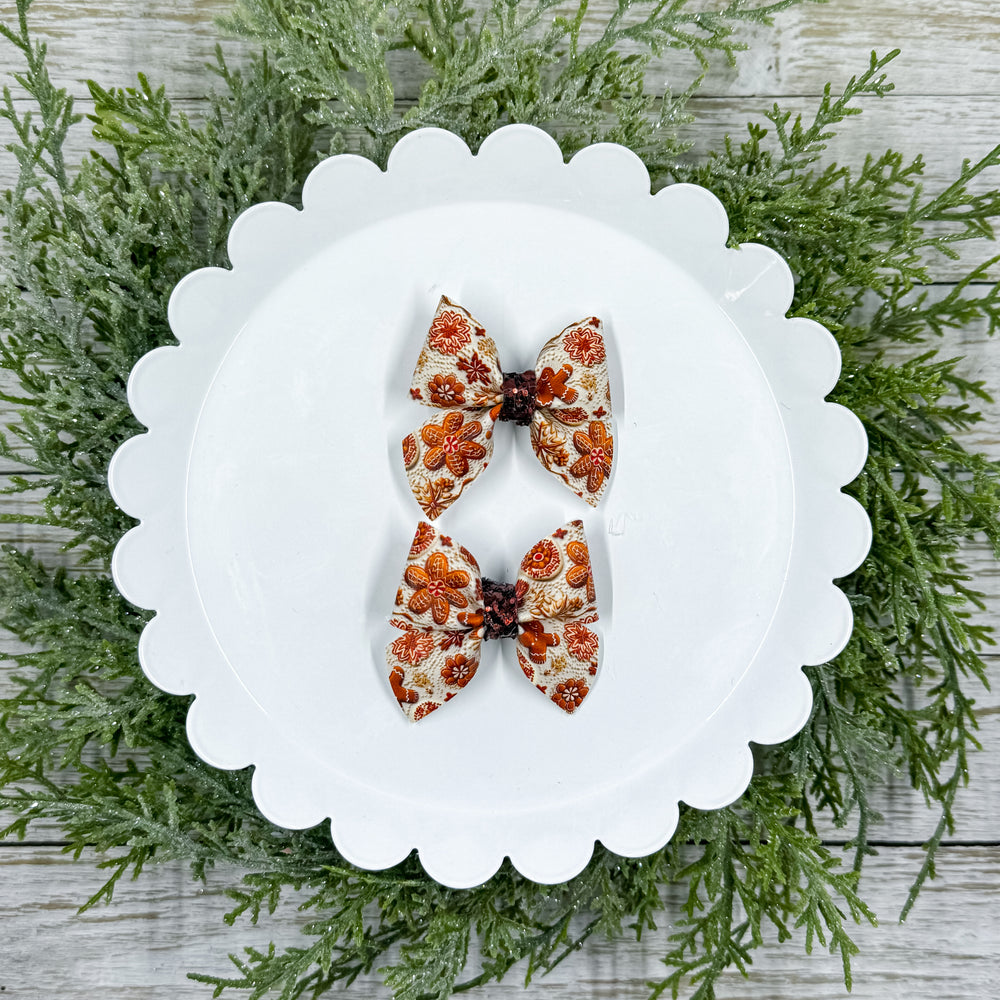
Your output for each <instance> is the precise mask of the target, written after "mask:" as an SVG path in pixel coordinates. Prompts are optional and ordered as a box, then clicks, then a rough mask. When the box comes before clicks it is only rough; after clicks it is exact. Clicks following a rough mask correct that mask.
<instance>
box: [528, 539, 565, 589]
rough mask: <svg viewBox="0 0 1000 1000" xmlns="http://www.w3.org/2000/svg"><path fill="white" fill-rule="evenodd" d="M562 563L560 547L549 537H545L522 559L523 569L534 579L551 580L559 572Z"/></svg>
mask: <svg viewBox="0 0 1000 1000" xmlns="http://www.w3.org/2000/svg"><path fill="white" fill-rule="evenodd" d="M561 564H562V559H561V558H560V556H559V549H558V548H556V546H555V545H553V544H552V542H550V541H549V540H548V539H547V538H543V539H542V540H541V541H540V542H538V543H537V544H536V545H534V546H532V548H531V551H530V552H529V553H528V554H527V555H526V556H525V557H524V558H523V559H522V560H521V569H522V571H523V572H525V573H527V574H528V576H530V577H531V578H532V579H533V580H550V579H551V578H552V577H554V576H555V575H556V573H558V572H559V566H560V565H561Z"/></svg>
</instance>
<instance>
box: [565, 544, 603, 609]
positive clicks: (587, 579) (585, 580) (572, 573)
mask: <svg viewBox="0 0 1000 1000" xmlns="http://www.w3.org/2000/svg"><path fill="white" fill-rule="evenodd" d="M566 555H568V556H569V558H570V561H571V562H572V563H573V565H572V566H570V568H569V569H568V570H567V571H566V582H567V583H568V584H569V585H570V586H571V587H586V588H587V600H588V601H595V600H596V599H597V592H596V591H595V590H594V572H593V570H592V569H591V567H590V552H589V551H588V550H587V546H586V545H584V543H583V542H580V541H576V540H575V539H574V540H573V541H572V542H570V543H569V544H568V545H567V546H566Z"/></svg>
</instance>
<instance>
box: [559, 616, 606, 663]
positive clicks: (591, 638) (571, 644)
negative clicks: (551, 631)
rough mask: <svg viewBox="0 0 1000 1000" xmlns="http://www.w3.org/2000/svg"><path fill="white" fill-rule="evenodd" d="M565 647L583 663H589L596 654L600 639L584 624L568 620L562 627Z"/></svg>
mask: <svg viewBox="0 0 1000 1000" xmlns="http://www.w3.org/2000/svg"><path fill="white" fill-rule="evenodd" d="M563 635H564V636H565V638H566V648H567V649H568V650H569V651H570V652H571V653H572V654H573V656H575V657H576V658H577V659H578V660H580V661H581V662H583V663H589V662H590V660H592V659H593V658H594V656H596V655H597V649H598V647H599V646H600V639H599V638H598V637H597V633H596V632H591V631H590V629H589V628H587V626H586V625H581V624H580V623H579V622H570V623H569V624H568V625H566V626H565V627H564V628H563Z"/></svg>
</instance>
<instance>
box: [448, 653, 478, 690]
mask: <svg viewBox="0 0 1000 1000" xmlns="http://www.w3.org/2000/svg"><path fill="white" fill-rule="evenodd" d="M478 667H479V664H478V663H476V661H475V660H470V659H469V658H468V657H467V656H465V655H464V654H463V653H457V654H456V655H455V656H449V657H448V659H447V660H445V662H444V666H443V667H442V668H441V676H442V677H443V678H444V682H445V684H457V685H458V686H459V687H460V688H464V687H465V685H466V684H468V683H469V681H471V680H472V678H473V677H475V676H476V669H477V668H478Z"/></svg>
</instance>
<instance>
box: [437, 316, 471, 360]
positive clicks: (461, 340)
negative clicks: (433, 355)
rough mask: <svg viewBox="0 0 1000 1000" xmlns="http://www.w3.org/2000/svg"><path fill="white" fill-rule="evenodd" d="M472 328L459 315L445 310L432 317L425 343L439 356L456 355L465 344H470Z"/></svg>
mask: <svg viewBox="0 0 1000 1000" xmlns="http://www.w3.org/2000/svg"><path fill="white" fill-rule="evenodd" d="M471 330H472V328H471V327H470V326H469V321H468V320H467V319H466V318H465V317H464V316H463V315H462V314H461V313H457V312H453V311H452V310H451V309H446V310H445V311H444V312H443V313H441V314H440V315H438V316H435V317H434V322H433V323H431V328H430V332H429V333H428V335H427V342H428V343H429V344H430V345H431V347H433V348H434V350H435V351H438V352H439V353H441V354H458V352H459V351H460V350H461V349H462V348H463V347H465V346H466V345H467V344H471V343H472V333H471Z"/></svg>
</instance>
